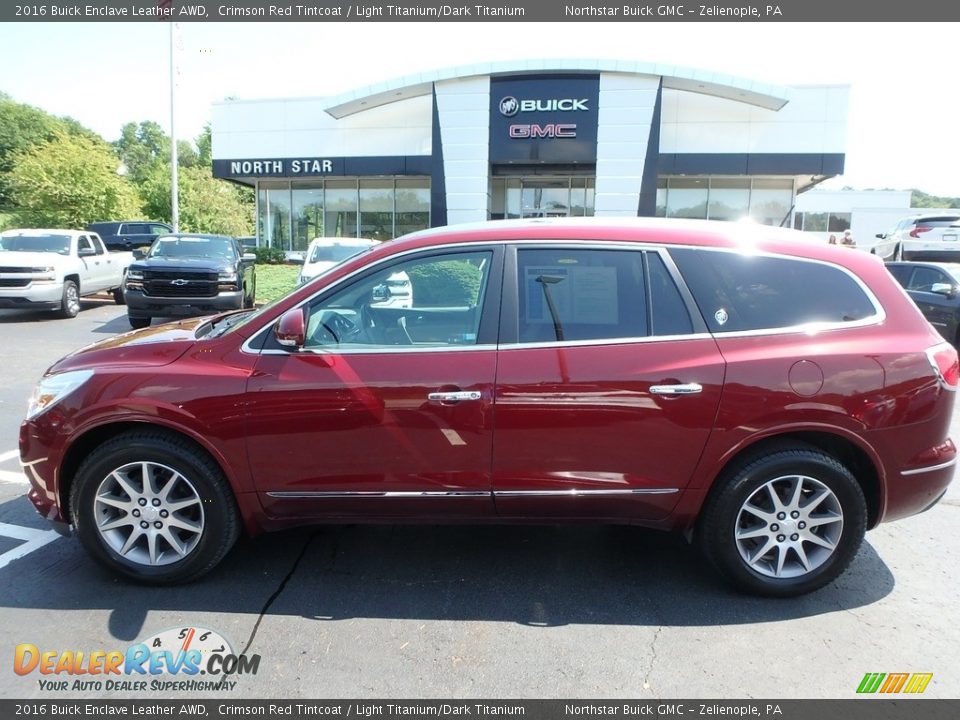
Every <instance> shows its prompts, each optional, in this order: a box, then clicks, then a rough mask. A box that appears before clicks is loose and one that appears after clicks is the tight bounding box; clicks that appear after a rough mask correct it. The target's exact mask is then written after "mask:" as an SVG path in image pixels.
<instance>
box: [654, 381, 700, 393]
mask: <svg viewBox="0 0 960 720" xmlns="http://www.w3.org/2000/svg"><path fill="white" fill-rule="evenodd" d="M650 392H652V393H653V394H654V395H696V394H697V393H701V392H703V385H701V384H700V383H681V384H679V385H651V386H650Z"/></svg>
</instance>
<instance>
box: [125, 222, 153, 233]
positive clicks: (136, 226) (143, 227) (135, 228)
mask: <svg viewBox="0 0 960 720" xmlns="http://www.w3.org/2000/svg"><path fill="white" fill-rule="evenodd" d="M123 232H125V233H127V234H129V235H149V234H150V229H149V226H148V225H147V224H146V223H127V224H126V225H124V226H123ZM157 234H160V233H157Z"/></svg>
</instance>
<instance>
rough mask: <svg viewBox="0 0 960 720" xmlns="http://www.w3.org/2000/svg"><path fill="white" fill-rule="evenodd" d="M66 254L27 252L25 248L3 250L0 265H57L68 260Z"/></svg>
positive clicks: (0, 253) (0, 254) (0, 255)
mask: <svg viewBox="0 0 960 720" xmlns="http://www.w3.org/2000/svg"><path fill="white" fill-rule="evenodd" d="M69 260H70V258H69V257H68V256H66V255H58V254H57V253H52V252H27V251H25V250H4V251H3V252H0V266H3V267H59V266H60V265H62V264H64V263H66V262H69Z"/></svg>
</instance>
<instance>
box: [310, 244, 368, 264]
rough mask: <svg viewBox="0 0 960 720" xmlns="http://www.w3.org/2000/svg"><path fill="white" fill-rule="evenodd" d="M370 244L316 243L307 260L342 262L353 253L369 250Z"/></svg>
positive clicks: (313, 261) (357, 253)
mask: <svg viewBox="0 0 960 720" xmlns="http://www.w3.org/2000/svg"><path fill="white" fill-rule="evenodd" d="M371 247H373V246H372V245H341V244H340V243H337V244H336V245H317V246H316V247H315V248H313V252H312V253H310V259H309V260H308V261H307V262H312V263H315V262H335V263H338V262H342V261H343V260H346V259H347V258H351V257H353V256H354V255H359V254H360V253H362V252H363V251H365V250H369V249H370V248H371Z"/></svg>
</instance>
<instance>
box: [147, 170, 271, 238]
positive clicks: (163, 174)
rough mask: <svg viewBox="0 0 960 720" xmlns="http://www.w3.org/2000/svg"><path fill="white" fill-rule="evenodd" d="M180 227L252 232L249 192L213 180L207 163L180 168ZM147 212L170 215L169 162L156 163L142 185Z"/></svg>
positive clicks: (163, 216)
mask: <svg viewBox="0 0 960 720" xmlns="http://www.w3.org/2000/svg"><path fill="white" fill-rule="evenodd" d="M178 174H179V182H178V185H179V187H178V191H179V201H180V230H181V231H182V232H203V233H222V234H224V235H234V236H240V235H252V234H253V220H254V217H253V216H254V204H253V200H252V194H251V193H246V194H245V193H243V192H242V191H241V189H240V188H237V187H235V186H234V185H232V184H231V183H228V182H224V181H222V180H216V179H214V177H213V176H212V175H211V174H210V168H209V167H208V166H207V167H200V166H197V167H184V168H180V171H179V173H178ZM141 193H142V195H143V198H144V202H145V209H146V213H147V215H148V216H150V217H152V218H157V219H161V220H166V221H169V220H170V219H171V214H172V213H171V209H170V166H169V165H157V166H156V167H155V168H154V171H153V172H152V173H151V175H150V177H149V178H148V179H147V180H146V181H145V182H144V183H143V185H142V186H141Z"/></svg>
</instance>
